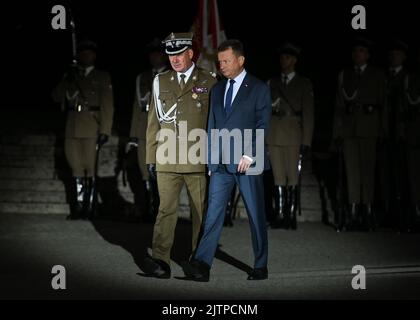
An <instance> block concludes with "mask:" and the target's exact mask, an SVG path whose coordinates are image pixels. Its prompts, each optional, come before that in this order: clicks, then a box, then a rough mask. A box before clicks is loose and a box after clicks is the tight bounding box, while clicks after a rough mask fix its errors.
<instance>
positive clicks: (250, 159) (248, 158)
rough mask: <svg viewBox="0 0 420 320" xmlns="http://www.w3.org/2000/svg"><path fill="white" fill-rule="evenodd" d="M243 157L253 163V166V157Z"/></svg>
mask: <svg viewBox="0 0 420 320" xmlns="http://www.w3.org/2000/svg"><path fill="white" fill-rule="evenodd" d="M242 157H244V158H245V159H247V160H249V161H251V164H252V163H254V159H252V158H251V157H249V156H247V155H245V154H244V155H243V156H242Z"/></svg>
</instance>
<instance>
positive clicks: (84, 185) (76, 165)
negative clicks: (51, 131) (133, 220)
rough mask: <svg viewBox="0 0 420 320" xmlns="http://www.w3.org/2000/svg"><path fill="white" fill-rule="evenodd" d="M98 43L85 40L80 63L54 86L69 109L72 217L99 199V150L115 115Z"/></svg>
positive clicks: (85, 212)
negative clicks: (98, 56)
mask: <svg viewBox="0 0 420 320" xmlns="http://www.w3.org/2000/svg"><path fill="white" fill-rule="evenodd" d="M96 51H97V46H96V44H95V43H94V42H92V41H88V40H86V41H82V42H80V43H79V44H78V46H77V65H73V66H71V68H70V70H69V71H68V72H67V73H66V74H65V75H64V77H63V79H62V81H61V82H60V83H59V84H58V86H57V87H56V88H55V89H54V92H53V98H54V100H55V101H56V102H62V109H63V110H64V111H65V112H66V113H67V120H66V128H65V142H64V151H65V155H66V158H67V161H68V163H69V165H70V167H71V169H72V174H73V177H74V183H75V186H76V195H75V199H72V201H71V209H72V210H71V214H70V216H69V217H68V218H69V219H79V218H86V217H89V216H91V215H92V214H93V213H94V210H95V201H96V183H95V175H96V169H97V168H96V163H97V150H99V148H100V147H101V146H102V145H103V144H104V143H106V142H107V140H108V137H109V135H110V134H111V128H112V119H113V110H114V107H113V93H112V85H111V77H110V75H109V73H107V72H104V71H100V70H98V69H95V60H96Z"/></svg>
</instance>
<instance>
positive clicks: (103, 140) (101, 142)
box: [97, 133, 108, 148]
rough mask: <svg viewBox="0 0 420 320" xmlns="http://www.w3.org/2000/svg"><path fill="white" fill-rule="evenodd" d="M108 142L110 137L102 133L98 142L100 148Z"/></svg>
mask: <svg viewBox="0 0 420 320" xmlns="http://www.w3.org/2000/svg"><path fill="white" fill-rule="evenodd" d="M107 142H108V135H106V134H103V133H101V134H100V135H99V136H98V141H97V143H98V146H99V148H100V147H102V146H103V145H104V144H105V143H107Z"/></svg>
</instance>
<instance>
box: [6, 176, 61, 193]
mask: <svg viewBox="0 0 420 320" xmlns="http://www.w3.org/2000/svg"><path fill="white" fill-rule="evenodd" d="M0 190H1V191H2V192H3V191H4V190H10V191H12V190H13V191H40V192H42V191H55V192H65V188H64V184H63V182H62V181H60V180H52V179H50V180H41V179H39V180H27V179H22V180H16V179H0Z"/></svg>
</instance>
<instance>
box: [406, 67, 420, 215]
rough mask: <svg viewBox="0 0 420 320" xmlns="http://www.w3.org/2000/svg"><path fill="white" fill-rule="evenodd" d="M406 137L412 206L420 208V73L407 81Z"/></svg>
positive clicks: (407, 78) (411, 76) (410, 76)
mask: <svg viewBox="0 0 420 320" xmlns="http://www.w3.org/2000/svg"><path fill="white" fill-rule="evenodd" d="M404 113H405V119H404V127H405V130H404V136H405V142H406V146H407V159H408V163H407V164H408V174H409V185H410V198H411V204H412V205H413V206H416V207H417V208H416V209H417V211H418V210H419V206H420V165H419V164H420V72H417V73H415V74H414V73H413V74H410V75H409V76H407V77H406V79H405V103H404Z"/></svg>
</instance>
